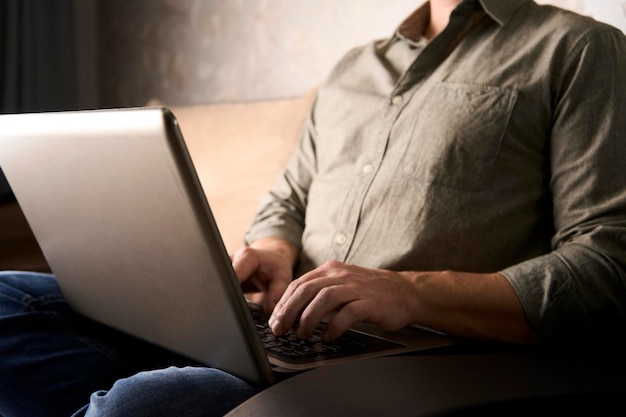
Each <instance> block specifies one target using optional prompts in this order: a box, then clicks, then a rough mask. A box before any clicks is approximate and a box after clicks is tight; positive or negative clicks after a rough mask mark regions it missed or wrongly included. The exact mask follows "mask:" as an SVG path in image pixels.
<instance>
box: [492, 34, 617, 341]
mask: <svg viewBox="0 0 626 417" xmlns="http://www.w3.org/2000/svg"><path fill="white" fill-rule="evenodd" d="M561 68H562V71H561V72H560V73H558V74H555V79H554V80H555V81H554V93H553V97H554V100H553V103H552V106H553V111H554V118H553V120H554V122H553V128H552V132H551V133H550V141H549V170H550V191H551V193H552V204H553V217H554V226H555V235H554V238H553V240H552V246H553V252H551V253H549V254H547V255H545V256H542V257H538V258H535V259H531V260H528V261H526V262H523V263H521V264H518V265H515V266H512V267H510V268H507V269H505V270H504V271H502V274H503V275H504V276H505V277H506V278H507V279H508V280H509V282H510V283H511V285H512V286H513V288H514V289H515V291H516V292H517V294H518V296H519V298H520V301H521V303H522V305H523V307H524V309H525V311H526V314H527V316H528V319H529V321H530V322H531V325H532V326H533V327H534V328H535V330H536V331H537V332H538V333H539V335H540V337H542V338H543V339H544V340H545V341H546V342H552V343H560V342H563V343H568V342H572V341H574V340H575V341H577V343H579V342H581V341H583V340H584V339H588V338H589V336H594V335H595V336H596V339H595V341H596V342H597V341H598V339H597V338H600V339H604V340H611V339H613V340H615V339H620V340H623V339H624V338H626V271H625V265H626V176H625V174H624V167H626V38H625V37H624V36H623V35H622V34H621V33H620V32H618V31H617V30H612V29H609V28H608V27H605V26H602V27H601V29H599V30H597V31H595V32H593V33H590V34H587V35H586V36H585V37H584V38H583V39H581V41H580V42H579V43H578V46H577V47H576V48H574V49H573V50H572V51H571V52H570V55H569V57H568V60H567V61H566V62H565V63H564V64H563V66H562V67H561Z"/></svg>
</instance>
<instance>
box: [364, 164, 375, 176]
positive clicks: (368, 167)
mask: <svg viewBox="0 0 626 417" xmlns="http://www.w3.org/2000/svg"><path fill="white" fill-rule="evenodd" d="M372 171H374V165H372V164H367V165H364V166H363V173H364V174H370V173H371V172H372Z"/></svg>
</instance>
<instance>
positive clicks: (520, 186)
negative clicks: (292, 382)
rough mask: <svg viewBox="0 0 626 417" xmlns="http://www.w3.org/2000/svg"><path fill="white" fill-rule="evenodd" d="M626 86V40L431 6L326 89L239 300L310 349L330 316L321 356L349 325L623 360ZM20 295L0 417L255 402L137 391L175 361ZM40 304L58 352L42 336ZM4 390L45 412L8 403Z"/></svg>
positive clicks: (168, 389)
mask: <svg viewBox="0 0 626 417" xmlns="http://www.w3.org/2000/svg"><path fill="white" fill-rule="evenodd" d="M625 70H626V40H625V39H624V36H623V35H622V34H621V33H620V32H619V31H617V30H615V29H613V28H610V27H608V26H605V25H601V24H598V23H596V22H593V21H591V20H590V19H586V18H582V17H579V16H576V15H574V14H571V13H566V12H564V11H561V10H558V9H554V8H546V7H539V6H537V5H536V4H535V3H533V2H532V1H530V0H480V1H479V0H465V1H461V0H431V1H430V3H427V4H426V5H424V6H423V7H421V8H420V9H419V10H418V11H417V12H416V13H414V14H413V15H412V16H410V17H409V18H408V19H407V20H406V21H405V22H404V23H403V24H402V25H401V26H400V27H399V29H398V31H397V32H396V34H395V36H394V37H392V38H391V39H388V40H385V41H381V42H376V43H373V44H370V45H367V46H364V47H362V48H358V49H355V50H353V51H351V52H350V53H349V54H348V55H347V56H346V57H345V58H344V59H343V60H342V61H341V62H340V63H339V64H338V65H337V67H336V68H335V69H334V70H333V72H332V73H331V74H330V76H329V78H328V80H327V81H326V82H325V83H324V85H323V86H321V88H320V90H319V93H318V97H317V100H316V102H315V104H314V107H313V109H312V111H311V116H310V118H309V121H308V123H307V126H306V128H305V130H304V132H303V135H302V139H301V143H300V146H299V148H298V150H297V152H296V153H295V155H294V157H293V158H292V160H291V162H290V164H289V166H288V167H287V169H286V171H285V173H284V175H283V177H282V178H281V179H280V181H279V182H278V183H277V185H276V187H275V188H274V189H273V190H272V192H271V193H269V194H268V195H267V196H265V197H264V200H263V201H264V202H263V205H262V208H261V210H260V212H259V214H258V216H257V217H256V219H255V221H254V223H253V225H252V226H251V228H250V230H249V232H248V234H247V236H246V239H247V242H248V246H247V247H245V248H243V249H241V250H240V251H238V252H237V253H235V254H233V257H232V258H233V265H234V267H235V270H236V272H237V275H238V277H239V279H240V281H241V283H242V285H244V286H252V287H256V289H258V290H260V291H261V292H262V293H263V294H264V300H263V302H264V305H265V308H266V310H267V311H268V312H271V318H270V325H271V326H272V329H273V331H274V332H275V333H277V334H281V333H284V332H285V331H286V330H287V329H289V328H290V327H291V326H292V325H293V323H294V322H295V320H296V319H299V320H300V326H299V327H298V334H299V336H301V337H307V336H308V335H309V334H310V333H311V331H312V329H313V327H314V325H315V324H316V323H317V322H319V320H320V319H321V318H322V317H323V316H325V315H326V313H328V312H330V311H332V310H337V314H336V315H335V316H334V318H333V319H332V321H331V322H330V323H329V325H328V326H327V328H326V330H325V334H324V337H325V338H327V339H329V340H331V339H334V338H336V337H337V336H338V335H339V334H341V333H342V332H343V331H345V330H346V329H347V328H348V327H350V325H352V324H354V323H356V322H358V321H366V322H370V323H374V324H376V325H378V326H381V327H384V328H389V329H394V328H400V327H402V326H405V325H407V324H410V323H417V324H420V325H423V326H427V327H430V328H433V329H436V330H439V331H443V332H446V333H449V334H454V335H458V336H463V337H467V338H473V339H487V340H497V341H505V342H510V343H516V344H528V345H535V344H542V345H547V346H552V345H566V346H571V345H570V343H571V342H573V341H575V342H577V343H580V342H581V340H582V338H581V337H580V335H581V333H582V334H585V335H586V336H587V337H589V338H591V339H593V340H594V341H595V343H601V344H602V343H604V344H605V345H608V344H610V343H611V344H612V343H615V342H619V341H621V340H622V339H623V338H624V335H625V333H626V326H625V323H626V314H625V308H626V307H624V306H626V302H625V301H626V288H625V286H624V283H625V281H626V274H625V271H624V265H625V263H626V244H625V243H626V241H625V237H626V232H625V231H626V183H625V181H624V180H623V176H622V175H621V167H622V165H623V160H624V156H626V141H625V140H624V136H625V134H626V121H625V119H626V118H625V117H623V115H624V114H626V99H625V97H626V71H625ZM294 270H295V271H296V273H295V276H296V277H299V278H298V279H296V280H293V277H294V273H293V271H294ZM28 278H29V281H28V283H25V281H26V280H25V277H24V276H20V275H15V274H5V275H4V276H2V277H0V285H3V287H2V288H1V291H0V300H4V301H3V302H2V303H3V304H0V307H2V308H3V309H4V311H2V314H1V315H0V329H2V330H0V334H2V335H3V336H2V337H1V338H0V349H1V352H2V353H1V354H2V357H3V361H4V360H5V358H9V360H8V362H7V363H9V365H6V364H5V365H0V366H4V369H0V371H3V372H2V373H0V374H4V375H5V376H0V384H1V385H2V393H3V394H2V395H1V397H2V398H0V413H1V414H2V415H5V416H12V415H18V414H19V415H29V412H30V413H31V414H33V415H34V414H36V412H37V411H39V412H41V410H42V409H45V407H46V405H49V404H55V403H54V402H53V401H59V399H61V398H62V399H63V401H62V405H63V407H65V408H64V409H63V410H61V411H60V412H59V414H60V415H63V413H65V414H67V413H68V410H71V409H72V408H71V407H72V405H74V407H75V408H78V407H79V406H80V404H82V403H80V401H81V398H82V399H83V400H84V401H86V396H87V394H86V393H88V392H91V391H94V390H96V389H98V387H100V386H102V384H105V383H106V381H111V382H112V381H114V380H116V379H119V381H117V382H116V383H115V385H113V387H112V388H111V390H109V391H108V392H106V391H99V392H96V393H94V394H93V395H92V397H91V404H90V405H89V407H88V408H87V407H85V408H84V409H83V410H81V411H80V412H79V415H83V414H82V413H85V412H86V414H85V415H151V416H154V415H172V414H185V415H219V414H220V413H224V412H225V411H227V410H228V409H229V408H231V407H233V406H235V405H236V404H238V403H239V402H241V401H243V400H244V399H245V398H247V397H249V396H250V395H252V394H253V393H254V392H255V390H254V389H253V388H252V387H250V386H248V385H247V384H245V383H244V382H243V381H239V380H237V379H236V378H233V377H230V376H228V375H225V374H223V373H220V372H219V371H216V370H211V369H207V368H182V369H181V368H168V369H164V370H156V371H150V372H143V373H139V374H136V375H133V373H134V372H137V371H138V370H140V369H142V367H143V368H146V367H150V368H152V369H156V368H158V367H160V366H165V365H166V364H167V363H168V362H169V361H170V360H171V359H170V358H168V357H167V356H166V355H163V354H162V353H160V352H155V354H154V355H151V356H150V357H148V358H140V357H138V355H136V354H134V353H133V352H135V349H134V347H135V346H134V345H132V344H131V342H129V341H127V340H124V339H123V338H121V336H119V335H115V334H114V333H115V332H111V331H110V330H104V329H100V328H97V330H95V329H96V327H95V325H93V324H86V323H83V321H82V320H84V319H81V318H80V317H76V315H75V314H72V313H71V312H70V311H68V310H67V307H63V299H62V298H61V296H60V294H59V293H58V289H56V287H55V284H54V280H53V279H52V278H51V277H49V276H47V277H35V276H33V277H28ZM36 282H38V283H40V284H39V287H38V288H35V286H36V285H35V284H34V283H36ZM18 301H19V302H18ZM27 301H28V302H27ZM52 303H57V304H59V305H60V306H57V307H55V314H54V320H56V321H57V322H58V323H61V325H60V326H61V327H62V328H63V329H65V330H66V331H65V333H63V334H62V331H60V330H59V326H56V327H55V328H54V329H53V326H52V325H51V324H50V322H49V320H48V321H45V320H44V319H43V318H42V313H43V316H44V317H46V318H48V317H50V316H51V313H50V311H51V310H52V308H51V307H47V304H52ZM15 305H17V307H16V306H15ZM18 308H22V310H24V311H26V312H24V311H19V312H18V311H17V309H18ZM35 313H38V314H35ZM37 318H38V319H39V321H37V320H36V319H37ZM37 326H39V327H37ZM68 329H69V330H68ZM76 329H78V330H76ZM68 332H78V334H77V337H79V338H80V340H81V341H84V343H83V344H78V343H77V342H76V341H75V339H71V338H70V337H68V336H67V333H68ZM101 332H108V333H106V334H104V335H103V334H102V333H101ZM44 336H45V337H44ZM50 340H53V341H54V343H53V342H50ZM43 341H45V343H48V346H46V347H44V348H39V345H38V344H37V343H42V342H43ZM85 341H86V342H85ZM29 342H30V344H29ZM85 344H87V345H88V346H89V347H88V348H85ZM92 346H95V348H91V349H90V347H92ZM25 347H29V348H30V349H33V350H34V353H32V354H30V355H28V354H26V353H24V351H23V349H24V348H25ZM72 349H75V352H76V356H77V357H74V356H72V352H73V350H72ZM137 350H139V349H137ZM96 351H97V354H96V353H94V352H96ZM46 355H47V356H46ZM103 357H106V359H105V358H103ZM51 358H56V360H55V361H52V360H50V359H51ZM44 359H48V361H45V360H44ZM141 359H143V360H141ZM51 362H53V363H52V364H51ZM77 364H85V365H84V367H83V368H81V369H78V368H76V366H77ZM33 368H34V370H33ZM17 372H30V374H29V375H31V374H32V375H33V377H32V379H31V380H30V381H31V382H32V383H33V384H35V383H37V380H38V379H39V380H43V381H45V382H44V383H40V385H41V386H42V387H43V388H42V389H43V390H44V392H43V393H40V392H38V391H37V390H36V389H35V388H32V387H15V386H10V384H9V381H10V376H6V375H10V374H11V373H13V374H15V373H17ZM124 376H129V378H124V379H120V378H122V377H124ZM44 378H45V379H44ZM64 378H66V379H65V380H64ZM61 381H63V382H64V383H66V384H67V386H63V384H62V383H61ZM109 386H110V385H109ZM68 387H69V388H68ZM7 393H9V394H7ZM70 397H71V400H67V398H70ZM19 406H22V407H24V408H27V407H31V408H30V409H29V410H28V411H26V412H25V411H24V408H23V409H22V410H20V409H18V407H19ZM59 409H61V407H60V406H59ZM20 411H22V412H21V413H20ZM50 414H52V412H50Z"/></svg>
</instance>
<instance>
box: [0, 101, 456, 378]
mask: <svg viewBox="0 0 626 417" xmlns="http://www.w3.org/2000/svg"><path fill="white" fill-rule="evenodd" d="M0 131H1V132H2V137H0V167H2V169H3V170H4V172H5V174H6V176H7V178H8V180H9V183H10V185H11V187H12V189H13V191H14V193H15V195H16V197H17V199H18V202H19V204H20V206H21V208H22V210H23V212H24V214H25V216H26V218H27V220H28V222H29V224H30V226H31V229H32V230H33V233H34V235H35V237H36V238H37V240H38V242H39V244H40V246H41V249H42V251H43V253H44V255H45V256H46V258H47V260H48V263H49V265H50V268H51V269H52V271H53V272H54V274H55V275H56V277H57V280H58V281H59V285H60V286H61V289H62V290H63V292H64V294H65V297H66V298H67V300H68V302H69V303H70V305H71V306H72V307H73V308H74V309H75V310H76V311H78V312H80V313H81V314H83V315H85V316H87V317H90V318H92V319H94V320H97V321H99V322H102V323H104V324H107V325H109V326H111V327H114V328H117V329H120V330H122V331H125V332H127V333H130V334H132V335H134V336H137V337H139V338H142V339H145V340H147V341H150V342H152V343H154V344H157V345H160V346H163V347H165V348H167V349H170V350H172V351H174V352H177V353H180V354H182V355H184V356H187V357H190V358H192V359H195V360H197V361H199V362H201V363H204V364H207V365H209V366H213V367H216V368H220V369H222V370H224V371H226V372H229V373H232V374H234V375H237V376H239V377H241V378H243V379H246V380H248V381H250V382H252V383H255V384H257V385H267V384H271V383H272V382H274V381H275V379H274V377H275V375H276V372H293V371H299V370H305V369H310V368H312V367H318V366H323V365H327V364H332V363H337V362H342V361H345V360H347V359H355V358H365V357H372V356H381V355H388V354H397V353H406V352H410V351H416V350H424V349H431V348H436V347H441V346H446V345H449V344H451V343H452V340H451V339H450V338H447V337H443V336H442V335H438V334H434V333H432V332H429V331H425V330H422V329H416V328H406V329H402V330H400V331H396V332H385V331H382V330H380V329H377V328H375V327H374V326H370V325H366V324H358V325H357V326H355V329H356V330H358V331H360V332H362V333H361V334H365V333H367V334H368V335H374V336H377V337H379V338H384V339H386V341H391V342H393V343H389V345H390V346H389V347H388V348H387V347H385V348H384V349H378V348H377V349H373V350H371V351H370V350H367V351H363V352H359V353H354V354H352V353H351V354H349V355H348V356H349V357H346V356H344V355H337V356H336V357H334V356H333V355H330V356H329V357H317V358H312V359H310V360H309V359H304V358H296V359H294V358H292V359H286V358H285V357H284V355H280V354H275V353H273V352H272V351H271V349H270V350H269V352H266V351H265V350H264V349H263V344H262V340H261V339H260V338H259V335H258V334H257V330H256V327H255V325H254V323H253V321H252V316H251V312H250V309H249V307H248V305H247V302H246V300H245V298H244V295H243V292H242V291H241V288H240V286H239V283H238V281H237V278H236V276H235V273H234V271H233V269H232V266H231V262H230V258H229V256H228V254H227V252H226V249H225V247H224V244H223V242H222V240H221V237H220V234H219V231H218V228H217V225H216V223H215V220H214V218H213V215H212V213H211V210H210V208H209V204H208V202H207V200H206V197H205V194H204V192H203V190H202V187H201V185H200V182H199V180H198V178H197V175H196V171H195V169H194V167H193V164H192V161H191V159H190V156H189V154H188V151H187V148H186V146H185V143H184V141H183V138H182V136H181V133H180V130H179V128H178V125H177V122H176V119H175V118H174V116H173V114H172V113H171V112H170V111H169V110H167V109H163V108H140V109H118V110H95V111H81V112H59V113H32V114H19V115H2V116H0ZM224 186H228V185H227V184H225V185H224ZM263 343H265V342H263ZM268 355H269V358H268ZM270 363H271V365H270Z"/></svg>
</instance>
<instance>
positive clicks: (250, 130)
mask: <svg viewBox="0 0 626 417" xmlns="http://www.w3.org/2000/svg"><path fill="white" fill-rule="evenodd" d="M312 98H313V93H312V94H309V95H307V96H306V97H301V98H295V99H288V100H277V101H267V102H249V103H230V104H210V105H197V106H182V107H171V110H172V112H173V113H174V115H175V116H176V118H177V120H178V122H179V124H180V127H181V131H182V133H183V136H184V138H185V142H186V143H187V147H188V149H189V153H190V154H191V158H192V160H193V163H194V165H195V167H196V170H197V172H198V176H199V178H200V182H201V183H202V187H203V188H204V191H205V193H206V195H207V199H208V201H209V204H210V205H211V209H212V211H213V215H214V216H215V219H216V222H217V224H218V227H219V228H220V232H221V233H222V237H223V239H224V243H225V245H226V247H227V249H228V250H229V251H231V252H232V251H234V250H235V249H237V248H239V247H240V246H241V245H242V244H243V236H244V233H245V230H246V229H247V227H248V226H249V224H250V221H251V220H252V217H253V215H254V213H255V211H256V209H257V208H258V201H259V198H260V196H261V195H262V194H263V193H264V192H266V191H268V190H269V188H270V187H271V186H272V185H273V184H274V182H275V181H276V179H277V178H278V176H279V175H280V173H281V172H282V170H283V168H284V166H285V165H286V163H287V161H288V159H289V157H290V156H291V153H292V152H293V150H294V148H295V146H296V143H297V141H298V138H299V136H300V130H301V129H302V126H303V124H304V122H305V120H306V116H307V113H308V109H309V107H310V104H311V101H312Z"/></svg>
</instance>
